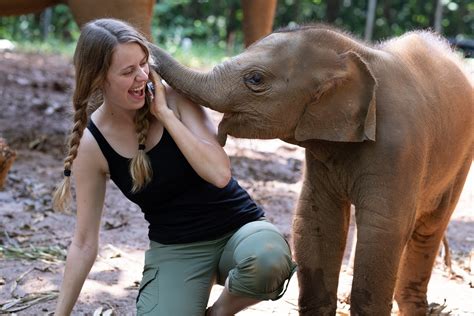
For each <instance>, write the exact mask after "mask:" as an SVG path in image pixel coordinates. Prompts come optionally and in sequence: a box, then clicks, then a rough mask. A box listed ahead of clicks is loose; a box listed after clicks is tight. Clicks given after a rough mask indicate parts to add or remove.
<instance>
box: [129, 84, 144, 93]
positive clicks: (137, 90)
mask: <svg viewBox="0 0 474 316" xmlns="http://www.w3.org/2000/svg"><path fill="white" fill-rule="evenodd" d="M143 88H145V85H143V86H141V87H139V88H135V89H132V91H134V92H139V91H140V90H142V89H143Z"/></svg>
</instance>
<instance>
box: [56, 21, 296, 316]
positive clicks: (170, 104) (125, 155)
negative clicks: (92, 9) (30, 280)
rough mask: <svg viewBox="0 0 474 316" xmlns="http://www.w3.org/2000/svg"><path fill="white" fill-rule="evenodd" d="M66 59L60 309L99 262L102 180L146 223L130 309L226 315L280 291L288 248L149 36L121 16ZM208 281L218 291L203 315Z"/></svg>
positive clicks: (289, 269)
mask: <svg viewBox="0 0 474 316" xmlns="http://www.w3.org/2000/svg"><path fill="white" fill-rule="evenodd" d="M74 66H75V70H76V86H75V91H74V96H73V105H74V110H75V113H74V126H73V129H72V132H71V135H70V139H69V152H68V155H67V157H66V159H65V161H64V180H63V182H62V183H61V184H60V185H59V187H58V189H57V191H56V193H55V196H54V206H55V208H56V209H60V210H64V209H66V208H67V207H68V204H69V196H70V193H69V191H70V178H71V177H72V176H73V177H74V180H75V190H76V205H77V222H76V228H75V232H74V235H73V239H72V243H71V246H70V248H69V251H68V256H67V261H66V268H65V272H64V278H63V282H62V285H61V291H60V295H59V299H58V303H57V307H56V314H57V315H68V314H70V313H71V311H72V309H73V307H74V304H75V302H76V300H77V298H78V296H79V293H80V291H81V288H82V285H83V283H84V281H85V279H86V278H87V275H88V273H89V271H90V269H91V267H92V265H93V263H94V260H95V259H96V256H97V251H98V234H99V228H100V218H101V214H102V208H103V202H104V197H105V188H106V181H107V180H106V179H107V178H108V176H110V179H111V180H112V181H114V182H115V184H116V185H117V186H118V187H119V188H120V190H121V191H122V192H123V194H124V195H125V197H126V198H128V199H130V200H131V201H133V202H135V203H136V204H137V205H139V206H140V208H141V209H142V211H143V213H144V216H145V219H146V220H147V221H148V222H149V223H150V225H149V231H148V236H149V239H150V248H149V249H148V250H147V252H146V254H145V265H144V269H143V279H142V281H141V284H140V289H139V294H138V297H137V314H138V315H167V316H169V315H173V316H180V315H182V316H190V315H191V316H192V315H233V314H235V313H237V312H238V311H240V310H242V309H244V308H246V307H248V306H250V305H252V304H255V303H257V302H259V301H261V300H268V299H272V300H275V299H278V298H279V297H281V295H282V294H283V292H284V290H285V289H284V284H285V283H286V281H288V280H289V278H290V277H291V275H292V274H293V272H294V270H295V264H294V263H293V261H292V260H291V254H290V249H289V247H288V244H287V243H286V241H285V240H284V238H283V237H282V235H281V234H280V233H279V232H278V231H277V229H276V228H275V227H274V226H273V225H272V224H270V223H269V222H268V221H266V220H265V217H264V212H263V210H262V209H261V208H260V207H259V206H257V205H256V204H255V203H254V201H253V200H252V199H251V198H250V197H249V195H248V194H247V192H246V191H245V190H243V189H242V188H241V187H240V186H239V184H238V183H237V182H236V181H235V180H234V179H233V178H232V177H231V172H230V165H229V158H228V157H227V155H226V153H225V151H224V150H223V149H222V148H221V147H220V146H219V144H218V142H217V140H216V135H215V129H214V127H213V125H212V123H211V121H210V120H209V118H208V117H207V116H206V113H205V111H204V110H203V109H202V108H201V107H200V106H198V105H196V104H193V103H192V102H190V101H189V100H187V99H185V98H184V97H182V96H180V95H178V94H177V93H175V92H174V91H172V90H171V89H170V88H169V87H166V88H165V87H164V86H163V85H162V84H161V81H160V78H159V77H158V76H157V75H154V76H153V75H152V74H151V73H150V53H149V49H148V46H147V42H146V40H145V38H144V37H143V36H142V35H141V34H139V33H138V32H137V31H136V30H135V29H134V28H133V27H131V26H130V25H128V24H126V23H124V22H122V21H118V20H113V19H101V20H96V21H93V22H91V23H89V24H87V25H85V27H84V28H83V29H82V32H81V36H80V38H79V41H78V44H77V48H76V51H75V55H74ZM153 78H154V80H153ZM149 80H153V81H154V83H155V87H156V92H155V94H153V93H151V92H149V91H148V90H147V88H146V83H147V82H148V81H149ZM91 109H95V110H91ZM71 171H72V172H71ZM143 233H145V232H143ZM213 282H218V283H220V284H222V285H225V288H224V290H223V292H222V294H221V296H220V297H219V299H218V300H217V301H216V302H215V303H214V305H213V306H212V307H209V308H208V309H207V310H206V307H207V303H208V299H209V293H210V289H211V287H212V284H213Z"/></svg>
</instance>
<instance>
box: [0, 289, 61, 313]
mask: <svg viewBox="0 0 474 316" xmlns="http://www.w3.org/2000/svg"><path fill="white" fill-rule="evenodd" d="M58 295H59V292H58V291H51V292H38V293H30V294H27V295H25V296H24V297H22V298H15V299H12V300H9V301H6V302H3V303H0V305H1V307H0V312H5V313H14V312H19V311H22V310H24V309H27V308H30V307H31V306H33V305H35V304H39V303H43V302H47V301H50V300H54V299H56V298H57V297H58Z"/></svg>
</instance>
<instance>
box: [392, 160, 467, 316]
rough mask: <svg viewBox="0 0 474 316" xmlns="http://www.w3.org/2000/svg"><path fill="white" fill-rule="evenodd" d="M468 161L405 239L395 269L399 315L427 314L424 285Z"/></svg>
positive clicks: (465, 175) (425, 285) (457, 198)
mask: <svg viewBox="0 0 474 316" xmlns="http://www.w3.org/2000/svg"><path fill="white" fill-rule="evenodd" d="M470 164H471V162H470V161H469V163H466V164H465V165H464V167H463V168H462V170H461V171H460V172H459V173H458V176H457V177H456V179H455V181H453V184H452V185H451V186H450V187H449V189H448V190H447V191H446V192H445V193H444V194H443V196H442V198H441V201H440V204H439V205H438V207H437V208H436V209H435V210H433V211H432V212H429V213H428V214H426V215H425V216H424V217H422V218H420V219H419V220H418V221H417V223H416V227H415V230H414V232H413V234H412V236H411V238H410V239H409V240H408V243H407V245H406V248H405V251H404V254H403V257H402V260H401V262H400V268H399V273H398V281H397V285H396V289H395V300H396V301H397V304H398V306H399V310H400V312H399V314H400V315H426V310H427V306H428V302H427V296H426V292H427V288H428V282H429V280H430V277H431V270H432V268H433V264H434V261H435V259H436V256H437V254H438V250H439V246H440V243H441V240H442V239H443V236H444V233H445V231H446V228H447V226H448V223H449V219H450V217H451V214H452V212H453V211H454V208H455V207H456V204H457V202H458V200H459V196H460V195H461V191H462V187H463V185H464V182H465V181H466V177H467V173H468V171H469V167H470Z"/></svg>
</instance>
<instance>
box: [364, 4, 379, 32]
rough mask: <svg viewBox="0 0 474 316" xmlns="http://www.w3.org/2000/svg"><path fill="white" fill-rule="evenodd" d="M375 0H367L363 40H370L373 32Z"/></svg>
mask: <svg viewBox="0 0 474 316" xmlns="http://www.w3.org/2000/svg"><path fill="white" fill-rule="evenodd" d="M376 6H377V0H369V7H368V8H367V20H366V23H365V36H364V38H365V40H366V41H370V40H371V39H372V34H373V32H374V20H375V7H376Z"/></svg>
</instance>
